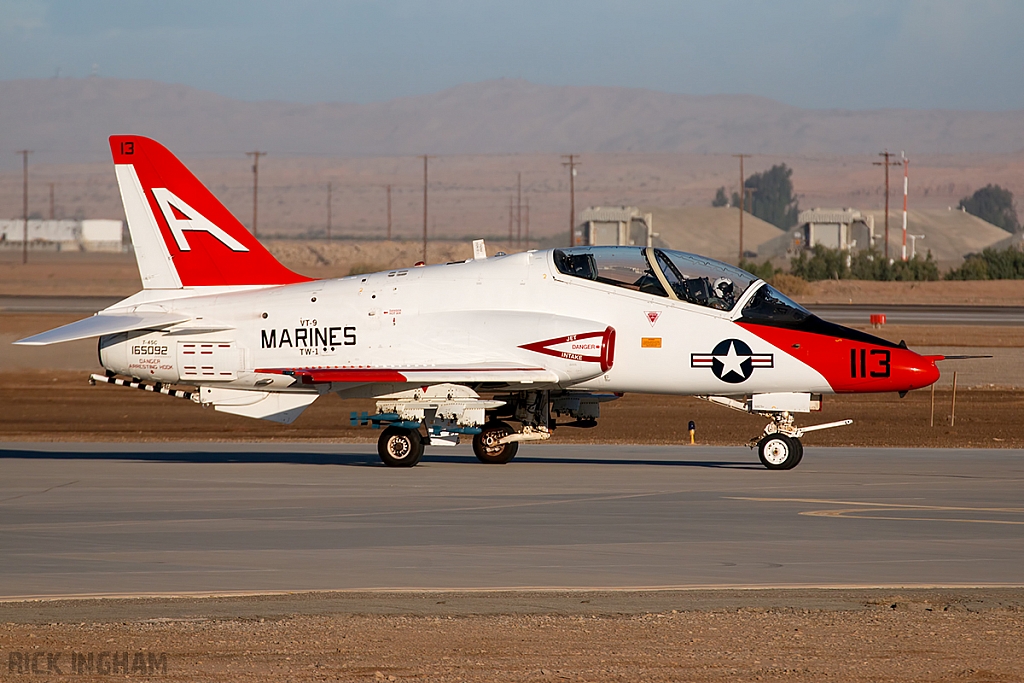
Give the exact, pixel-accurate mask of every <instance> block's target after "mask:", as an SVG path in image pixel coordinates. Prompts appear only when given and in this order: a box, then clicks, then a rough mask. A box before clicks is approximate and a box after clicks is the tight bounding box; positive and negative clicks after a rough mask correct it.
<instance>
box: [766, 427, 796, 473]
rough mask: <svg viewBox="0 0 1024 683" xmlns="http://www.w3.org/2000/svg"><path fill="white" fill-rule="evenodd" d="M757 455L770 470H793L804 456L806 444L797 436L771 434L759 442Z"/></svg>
mask: <svg viewBox="0 0 1024 683" xmlns="http://www.w3.org/2000/svg"><path fill="white" fill-rule="evenodd" d="M757 457H758V458H759V459H760V460H761V464H762V465H764V466H765V467H766V468H768V469H770V470H791V469H793V468H794V467H796V466H797V465H799V464H800V459H801V458H803V457H804V445H803V444H802V443H800V439H797V438H796V437H792V436H787V435H785V434H769V435H767V436H764V437H762V438H761V440H760V441H758V442H757Z"/></svg>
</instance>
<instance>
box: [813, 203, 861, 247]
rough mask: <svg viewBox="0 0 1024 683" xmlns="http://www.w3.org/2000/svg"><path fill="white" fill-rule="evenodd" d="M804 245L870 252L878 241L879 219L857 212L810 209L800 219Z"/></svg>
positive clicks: (851, 210) (854, 210)
mask: <svg viewBox="0 0 1024 683" xmlns="http://www.w3.org/2000/svg"><path fill="white" fill-rule="evenodd" d="M797 230H799V231H800V236H801V237H802V240H801V242H802V246H803V247H804V248H805V249H811V248H813V247H816V246H817V245H819V244H820V245H821V246H823V247H828V248H829V249H843V250H854V251H856V250H860V249H870V248H871V246H872V245H873V244H874V242H875V219H874V217H873V216H870V215H868V216H865V215H864V214H862V213H861V212H860V211H857V210H856V209H810V210H807V211H801V212H800V215H799V216H798V217H797Z"/></svg>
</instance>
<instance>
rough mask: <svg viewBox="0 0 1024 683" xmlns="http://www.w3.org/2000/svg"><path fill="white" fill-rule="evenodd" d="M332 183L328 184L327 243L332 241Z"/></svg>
mask: <svg viewBox="0 0 1024 683" xmlns="http://www.w3.org/2000/svg"><path fill="white" fill-rule="evenodd" d="M332 189H333V188H332V187H331V183H330V182H328V183H327V241H328V242H330V241H331V190H332Z"/></svg>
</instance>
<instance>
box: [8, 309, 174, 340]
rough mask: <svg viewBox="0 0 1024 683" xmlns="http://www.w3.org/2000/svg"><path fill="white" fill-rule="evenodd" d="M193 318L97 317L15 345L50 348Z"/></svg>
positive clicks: (167, 315)
mask: <svg viewBox="0 0 1024 683" xmlns="http://www.w3.org/2000/svg"><path fill="white" fill-rule="evenodd" d="M191 319H192V316H190V315H183V314H181V313H119V314H116V315H113V314H111V315H103V314H100V313H98V314H96V315H94V316H93V317H91V318H86V319H85V320H79V321H77V322H73V323H71V324H69V325H64V326H62V327H57V328H54V329H52V330H49V331H47V332H41V333H40V334H36V335H33V336H31V337H25V338H24V339H19V340H18V341H16V342H14V343H15V344H20V345H22V346H46V345H47V344H58V343H60V342H68V341H75V340H76V339H88V338H89V337H102V336H104V335H107V334H117V333H118V332H131V331H132V330H153V329H161V328H164V327H170V326H171V325H177V324H178V323H183V322H188V321H189V320H191Z"/></svg>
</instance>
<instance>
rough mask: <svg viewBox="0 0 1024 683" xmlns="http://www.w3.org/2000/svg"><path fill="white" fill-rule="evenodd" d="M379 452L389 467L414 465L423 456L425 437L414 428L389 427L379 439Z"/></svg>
mask: <svg viewBox="0 0 1024 683" xmlns="http://www.w3.org/2000/svg"><path fill="white" fill-rule="evenodd" d="M377 454H378V455H380V459H381V460H382V461H383V462H384V464H385V465H387V466H388V467H413V466H414V465H415V464H416V463H418V462H419V461H420V458H421V457H423V437H421V436H420V433H419V432H417V431H416V430H414V429H403V428H401V427H388V428H387V429H385V430H384V431H383V432H382V433H381V435H380V438H379V439H378V440H377Z"/></svg>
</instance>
